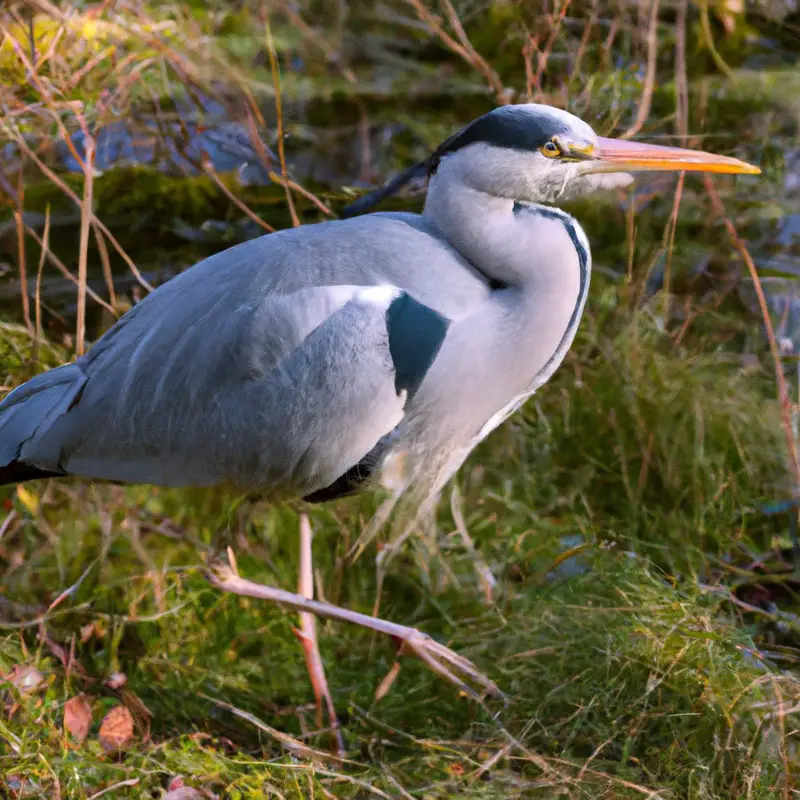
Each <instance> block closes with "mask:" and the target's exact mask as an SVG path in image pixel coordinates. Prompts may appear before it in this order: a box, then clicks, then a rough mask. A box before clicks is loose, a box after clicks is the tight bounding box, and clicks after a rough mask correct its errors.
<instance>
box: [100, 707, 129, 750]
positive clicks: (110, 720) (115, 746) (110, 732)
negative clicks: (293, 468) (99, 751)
mask: <svg viewBox="0 0 800 800" xmlns="http://www.w3.org/2000/svg"><path fill="white" fill-rule="evenodd" d="M99 738H100V744H101V745H103V747H104V748H105V749H106V750H107V751H108V752H109V753H112V752H116V751H118V750H124V749H125V747H126V746H127V745H128V744H130V742H131V739H133V716H132V715H131V712H130V711H128V709H127V708H125V706H114V708H112V709H111V711H109V712H108V714H106V715H105V717H104V719H103V722H102V723H101V724H100V734H99Z"/></svg>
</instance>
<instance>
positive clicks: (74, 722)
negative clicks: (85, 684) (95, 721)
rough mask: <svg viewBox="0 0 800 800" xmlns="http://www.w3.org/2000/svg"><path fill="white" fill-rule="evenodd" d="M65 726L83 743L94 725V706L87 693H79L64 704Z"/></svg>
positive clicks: (79, 742)
mask: <svg viewBox="0 0 800 800" xmlns="http://www.w3.org/2000/svg"><path fill="white" fill-rule="evenodd" d="M64 727H65V728H66V730H67V731H68V732H69V733H71V734H72V736H73V738H74V739H75V741H76V742H77V743H78V744H83V743H84V742H85V741H86V737H87V736H88V735H89V728H91V727H92V706H91V705H90V703H89V701H88V700H87V699H86V695H83V694H79V695H77V696H76V697H71V698H70V699H69V700H67V703H66V705H65V706H64Z"/></svg>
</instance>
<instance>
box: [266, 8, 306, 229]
mask: <svg viewBox="0 0 800 800" xmlns="http://www.w3.org/2000/svg"><path fill="white" fill-rule="evenodd" d="M261 13H262V15H263V17H264V28H265V30H266V36H267V52H268V53H269V66H270V70H271V71H272V85H273V87H274V89H275V118H276V124H277V126H278V161H279V162H280V165H281V178H282V179H283V181H284V184H283V188H284V192H285V193H286V203H287V204H288V206H289V215H290V216H291V218H292V225H293V226H294V227H295V228H298V227H299V226H300V220H299V218H298V216H297V211H296V210H295V207H294V199H293V198H292V192H291V190H290V189H289V186H288V185H287V184H286V180H287V177H288V174H287V170H286V151H285V145H284V140H283V139H284V131H283V102H282V99H281V73H280V70H279V69H278V54H277V52H276V51H275V41H274V40H273V38H272V27H271V26H270V24H269V12H268V11H267V10H266V9H265V8H264V5H263V3H262V5H261Z"/></svg>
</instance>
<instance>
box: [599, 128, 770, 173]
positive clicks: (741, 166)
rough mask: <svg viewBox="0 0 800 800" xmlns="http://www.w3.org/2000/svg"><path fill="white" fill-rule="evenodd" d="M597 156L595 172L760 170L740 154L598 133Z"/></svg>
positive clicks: (730, 171) (721, 171)
mask: <svg viewBox="0 0 800 800" xmlns="http://www.w3.org/2000/svg"><path fill="white" fill-rule="evenodd" d="M591 156H592V158H593V159H594V160H595V164H594V167H593V168H592V172H642V171H645V170H670V171H680V170H684V171H686V172H720V173H727V174H732V175H733V174H743V175H759V174H760V173H761V170H760V169H759V168H758V167H754V166H753V165H752V164H747V163H746V162H744V161H739V159H738V158H730V157H728V156H718V155H714V154H713V153H705V152H703V151H702V150H684V149H682V148H680V147H664V146H663V145H658V144H644V143H643V142H629V141H626V140H625V139H606V138H604V137H602V136H600V137H598V139H597V145H596V147H595V148H594V149H593V150H592V152H591Z"/></svg>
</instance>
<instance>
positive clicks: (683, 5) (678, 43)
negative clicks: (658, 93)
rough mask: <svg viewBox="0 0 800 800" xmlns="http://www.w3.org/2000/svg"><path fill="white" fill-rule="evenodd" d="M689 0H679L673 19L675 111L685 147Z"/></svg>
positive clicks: (687, 111)
mask: <svg viewBox="0 0 800 800" xmlns="http://www.w3.org/2000/svg"><path fill="white" fill-rule="evenodd" d="M688 8H689V0H680V1H679V3H678V15H677V18H676V20H675V113H676V115H677V118H678V135H679V136H680V137H681V146H682V147H686V146H687V145H686V136H687V135H688V133H689V78H688V71H687V68H686V15H687V12H688Z"/></svg>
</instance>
